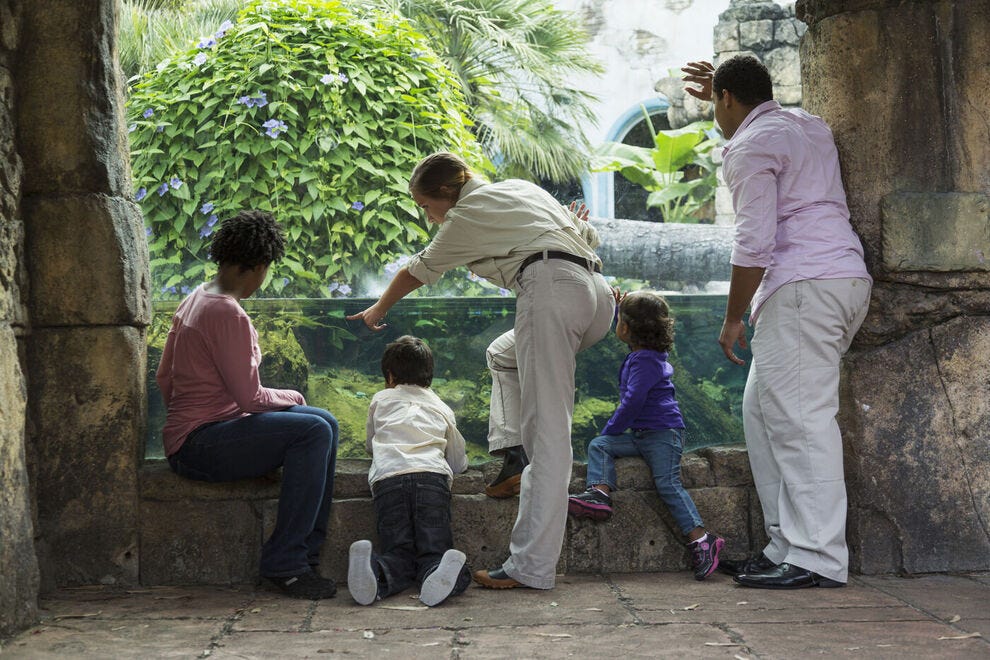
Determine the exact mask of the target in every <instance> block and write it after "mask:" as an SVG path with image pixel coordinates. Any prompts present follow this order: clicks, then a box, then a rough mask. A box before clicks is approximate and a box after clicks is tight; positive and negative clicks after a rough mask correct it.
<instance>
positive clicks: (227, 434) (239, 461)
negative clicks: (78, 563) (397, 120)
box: [156, 211, 338, 599]
mask: <svg viewBox="0 0 990 660" xmlns="http://www.w3.org/2000/svg"><path fill="white" fill-rule="evenodd" d="M284 254H285V239H284V238H283V236H282V233H281V228H280V227H279V225H278V224H277V223H276V222H275V219H274V218H273V217H272V216H271V215H270V214H268V213H263V212H261V211H242V212H240V213H238V214H237V215H236V216H234V217H232V218H229V219H228V220H225V221H224V222H223V224H222V225H221V226H220V229H219V230H218V231H217V233H216V234H215V235H214V237H213V241H212V243H211V245H210V258H211V259H212V260H213V261H215V262H217V264H218V265H219V272H218V273H217V276H216V277H214V278H213V279H212V280H211V281H210V282H207V283H205V284H202V285H200V286H199V287H197V288H196V290H195V291H193V292H192V293H191V294H190V295H189V297H188V298H186V299H185V300H183V301H182V304H180V305H179V308H178V309H177V310H176V312H175V317H174V318H173V319H172V328H171V330H170V331H169V333H168V340H167V341H166V343H165V350H164V352H163V353H162V360H161V364H160V365H159V366H158V372H157V374H156V378H157V380H158V386H159V387H160V388H161V391H162V396H163V397H164V399H165V406H166V408H167V409H168V415H167V418H166V421H165V428H164V430H163V432H162V435H163V440H164V444H165V456H167V457H168V462H169V465H171V466H172V470H173V471H175V473H176V474H178V475H180V476H183V477H186V478H189V479H197V480H201V481H214V482H215V481H235V480H238V479H248V478H252V477H260V476H262V475H265V474H268V473H269V472H271V471H272V470H274V469H276V468H278V467H281V468H283V471H282V490H281V493H280V495H279V503H278V520H277V522H276V525H275V530H274V531H273V532H272V535H271V537H270V538H269V539H268V541H267V542H266V543H265V544H264V546H263V547H262V550H261V575H262V576H264V577H265V578H267V579H268V580H269V581H271V582H272V583H273V584H274V585H276V586H277V587H278V588H279V589H280V590H281V591H283V592H284V593H286V594H287V595H289V596H292V597H295V598H307V599H320V598H330V597H332V596H333V595H334V593H335V591H336V586H335V585H334V583H333V581H332V580H328V579H325V578H322V577H320V576H319V575H317V573H316V567H317V566H318V565H319V554H320V547H321V546H322V545H323V540H324V539H325V538H326V532H327V519H328V517H329V514H330V498H331V495H332V494H333V476H334V468H335V464H336V457H337V440H338V433H337V420H336V419H334V417H333V415H331V414H330V413H328V412H327V411H325V410H321V409H320V408H311V407H309V406H307V405H306V401H305V399H303V395H302V394H300V393H299V392H296V391H294V390H278V389H271V388H268V387H262V385H261V380H260V378H259V375H258V365H259V364H260V363H261V350H260V349H259V348H258V333H257V332H256V331H255V329H254V326H253V325H252V324H251V319H250V318H248V315H247V314H246V313H245V312H244V310H243V309H242V308H241V306H240V305H239V304H238V301H240V300H241V299H242V298H247V297H248V296H250V295H251V294H252V293H254V292H255V291H257V290H258V288H259V287H261V285H262V283H263V282H264V281H265V276H266V275H267V274H268V267H269V266H270V265H271V263H272V262H273V261H277V260H278V259H280V258H281V257H282V256H283V255H284Z"/></svg>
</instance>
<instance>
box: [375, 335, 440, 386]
mask: <svg viewBox="0 0 990 660" xmlns="http://www.w3.org/2000/svg"><path fill="white" fill-rule="evenodd" d="M389 374H392V378H394V379H395V384H396V385H421V386H423V387H429V386H430V385H431V384H432V383H433V351H431V350H430V347H429V346H427V345H426V342H424V341H423V340H422V339H420V338H419V337H413V336H412V335H403V336H402V337H399V338H398V339H396V340H395V341H393V342H392V343H390V344H389V345H388V346H386V347H385V353H384V354H383V355H382V376H384V377H385V380H388V375H389Z"/></svg>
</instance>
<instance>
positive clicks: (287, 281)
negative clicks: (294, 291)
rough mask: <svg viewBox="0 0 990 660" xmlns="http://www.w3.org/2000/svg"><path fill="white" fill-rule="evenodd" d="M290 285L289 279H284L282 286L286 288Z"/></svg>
mask: <svg viewBox="0 0 990 660" xmlns="http://www.w3.org/2000/svg"><path fill="white" fill-rule="evenodd" d="M288 284H289V278H288V277H283V278H282V286H286V285H288Z"/></svg>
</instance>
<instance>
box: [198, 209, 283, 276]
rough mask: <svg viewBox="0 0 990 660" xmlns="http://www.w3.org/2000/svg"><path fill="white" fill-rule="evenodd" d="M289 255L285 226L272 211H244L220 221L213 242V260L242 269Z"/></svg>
mask: <svg viewBox="0 0 990 660" xmlns="http://www.w3.org/2000/svg"><path fill="white" fill-rule="evenodd" d="M284 255H285V237H283V236H282V228H281V227H280V226H279V224H278V223H277V222H275V217H274V216H273V215H272V214H271V213H266V212H264V211H241V212H240V213H238V214H237V215H235V216H233V217H231V218H227V219H226V220H224V221H223V222H222V223H220V229H218V230H217V232H216V233H215V234H213V239H212V240H211V241H210V259H212V260H213V261H215V262H217V263H218V264H221V265H223V264H227V265H236V266H240V268H241V270H242V271H245V270H248V269H249V268H254V267H255V266H263V265H265V264H270V263H272V262H274V261H278V260H279V259H281V258H282V257H283V256H284Z"/></svg>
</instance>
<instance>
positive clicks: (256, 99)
mask: <svg viewBox="0 0 990 660" xmlns="http://www.w3.org/2000/svg"><path fill="white" fill-rule="evenodd" d="M237 102H238V103H240V104H241V105H246V106H247V107H249V108H263V107H265V106H266V105H268V95H267V94H265V93H264V92H258V95H257V96H241V97H240V98H238V99H237Z"/></svg>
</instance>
